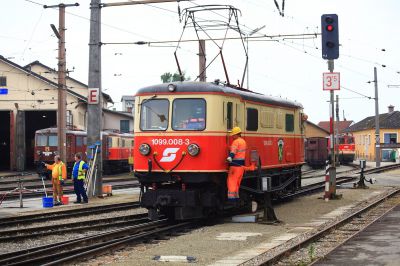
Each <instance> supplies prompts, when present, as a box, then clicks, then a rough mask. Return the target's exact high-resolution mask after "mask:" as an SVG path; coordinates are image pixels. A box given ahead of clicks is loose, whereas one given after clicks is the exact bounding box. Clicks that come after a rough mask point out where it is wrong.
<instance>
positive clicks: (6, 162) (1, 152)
mask: <svg viewBox="0 0 400 266" xmlns="http://www.w3.org/2000/svg"><path fill="white" fill-rule="evenodd" d="M11 116H12V111H0V125H1V126H0V171H1V170H3V171H4V170H10V162H11V160H10V157H11V154H10V153H11V134H10V133H11V132H10V129H11V121H12V119H11Z"/></svg>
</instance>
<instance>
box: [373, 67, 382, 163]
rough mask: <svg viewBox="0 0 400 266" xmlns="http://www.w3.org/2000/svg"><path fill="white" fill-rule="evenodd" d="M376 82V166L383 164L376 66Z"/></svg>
mask: <svg viewBox="0 0 400 266" xmlns="http://www.w3.org/2000/svg"><path fill="white" fill-rule="evenodd" d="M374 83H375V166H376V167H380V166H381V141H380V136H379V101H378V75H377V73H376V67H374Z"/></svg>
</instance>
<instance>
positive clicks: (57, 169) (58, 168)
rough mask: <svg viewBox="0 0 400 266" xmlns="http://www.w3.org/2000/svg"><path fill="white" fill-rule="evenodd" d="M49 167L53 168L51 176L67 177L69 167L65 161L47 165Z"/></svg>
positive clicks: (61, 178) (60, 178)
mask: <svg viewBox="0 0 400 266" xmlns="http://www.w3.org/2000/svg"><path fill="white" fill-rule="evenodd" d="M47 169H49V170H51V176H52V177H53V178H54V179H56V178H58V179H59V180H65V179H66V178H67V168H66V167H65V164H64V163H63V162H60V163H53V164H52V165H47Z"/></svg>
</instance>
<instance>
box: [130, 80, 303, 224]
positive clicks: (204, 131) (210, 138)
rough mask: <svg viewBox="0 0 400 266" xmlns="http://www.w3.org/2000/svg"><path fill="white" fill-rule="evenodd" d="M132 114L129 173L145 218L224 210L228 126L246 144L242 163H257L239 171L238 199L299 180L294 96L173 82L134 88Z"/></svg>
mask: <svg viewBox="0 0 400 266" xmlns="http://www.w3.org/2000/svg"><path fill="white" fill-rule="evenodd" d="M135 112H136V115H135V117H136V119H135V122H134V132H135V145H134V157H135V164H134V171H135V175H136V176H137V177H138V179H139V181H140V183H141V205H142V206H144V207H146V208H147V209H148V210H149V215H150V217H153V218H155V217H157V215H158V214H159V213H162V214H166V215H168V216H169V217H173V218H175V219H190V218H204V217H207V216H209V215H211V214H214V213H217V212H218V211H220V210H222V209H223V207H224V206H225V205H226V204H227V196H226V194H227V187H226V186H227V185H226V179H227V172H228V164H227V163H226V161H225V159H226V157H227V155H228V151H229V146H230V144H231V142H232V139H231V137H230V136H229V133H228V132H229V131H230V130H231V129H232V128H233V127H235V126H239V127H240V128H241V129H242V138H244V139H245V141H246V142H247V151H246V165H250V164H251V163H254V164H256V165H257V170H255V171H249V172H246V173H245V175H244V177H243V180H242V182H241V187H240V204H242V205H243V206H246V205H248V204H249V203H250V202H251V201H252V200H255V201H259V202H260V201H262V200H263V198H264V194H265V191H269V192H271V193H273V194H274V195H275V196H279V195H281V194H285V193H287V192H288V191H293V190H296V189H297V188H299V187H300V186H301V166H302V165H303V164H304V152H303V151H304V147H303V143H304V126H303V122H304V118H305V115H303V113H302V105H301V104H299V103H297V102H293V101H289V100H285V99H281V98H274V97H270V96H265V95H262V94H258V93H255V92H251V91H248V90H245V89H241V88H236V87H229V86H225V85H221V84H219V83H217V82H215V83H204V82H177V83H172V84H161V85H156V86H151V87H147V88H143V89H140V90H138V92H137V94H136V97H135ZM266 177H267V179H265V178H266ZM265 181H267V182H265ZM265 184H267V186H266V185H265ZM266 187H267V188H266Z"/></svg>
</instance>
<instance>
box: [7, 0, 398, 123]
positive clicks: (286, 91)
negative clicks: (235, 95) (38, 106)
mask: <svg viewBox="0 0 400 266" xmlns="http://www.w3.org/2000/svg"><path fill="white" fill-rule="evenodd" d="M104 1H105V2H106V3H109V2H116V1H114V0H108V1H106V0H104ZM118 1H122V0H118ZM281 1H282V0H278V3H279V4H280V5H281ZM61 2H62V1H58V0H46V1H42V0H34V1H28V0H13V1H4V0H3V1H2V7H1V10H2V15H1V16H0V28H1V31H0V54H1V55H2V56H4V57H6V58H9V59H10V60H12V61H14V62H16V63H18V64H20V65H26V64H28V63H30V62H32V61H35V60H39V61H40V62H42V63H44V64H46V65H48V66H50V67H53V68H57V59H56V57H57V50H56V49H57V39H56V37H54V35H53V32H52V30H51V28H50V26H49V25H50V24H55V25H56V26H57V27H58V10H57V9H43V7H42V6H41V5H44V4H47V5H54V4H58V3H61ZM75 2H79V3H80V6H79V7H70V8H67V15H66V28H67V32H66V47H67V68H68V69H69V70H72V69H73V72H71V73H70V76H71V77H73V78H75V79H78V80H80V81H82V82H84V83H86V84H87V77H88V58H89V48H88V40H89V23H90V21H89V17H90V10H89V3H90V1H89V0H83V1H64V3H66V4H69V3H75ZM203 4H229V5H232V6H234V7H236V8H238V9H239V10H240V11H241V15H240V16H239V23H240V28H241V30H242V31H243V32H246V33H249V32H251V31H252V30H254V29H257V28H259V27H263V26H264V25H265V27H264V28H263V29H262V30H260V31H259V32H257V33H255V34H254V35H253V36H261V35H277V34H304V33H319V32H320V21H321V15H322V14H328V13H336V14H338V16H339V25H340V30H339V32H340V43H341V47H340V57H339V59H338V60H335V71H337V72H340V73H341V85H342V89H341V90H340V92H338V95H339V102H340V117H341V119H343V110H344V113H345V117H346V119H347V120H354V121H356V122H358V121H360V120H361V119H363V118H365V117H366V116H371V115H374V112H375V109H374V100H373V99H368V98H367V97H365V96H368V97H371V98H373V97H374V84H373V83H367V82H368V81H371V80H373V73H374V72H373V69H374V67H375V66H376V67H377V70H378V86H379V107H380V108H379V109H380V113H386V112H387V106H388V105H390V104H392V105H394V106H395V109H396V110H399V109H400V87H399V88H394V87H392V86H390V85H400V49H399V47H400V30H399V25H400V16H399V15H398V12H399V11H400V1H395V0H382V1H376V0H351V1H349V0H330V1H323V0H286V1H285V16H284V17H281V16H279V13H278V11H277V8H276V7H275V4H274V1H273V0H234V1H222V0H219V1H215V0H214V1H209V0H196V1H191V2H180V9H181V10H184V9H185V8H188V7H194V6H197V5H203ZM177 11H178V4H177V3H164V4H152V5H140V6H139V5H135V6H125V7H109V8H103V9H102V42H104V43H109V42H136V41H150V42H161V41H167V40H168V41H170V40H178V39H179V38H180V36H181V34H182V28H183V25H184V23H183V22H180V21H179V16H178V12H177ZM198 17H199V19H212V20H213V19H216V18H218V19H220V20H226V18H225V17H226V16H225V15H224V14H219V15H216V14H215V13H210V12H201V13H198ZM210 34H215V35H214V36H217V35H218V34H219V33H217V32H210ZM229 36H231V37H238V34H235V33H234V32H232V31H231V32H229ZM192 38H195V34H194V30H193V28H188V29H186V30H185V32H184V34H183V39H192ZM264 40H265V39H264ZM274 40H275V41H257V42H255V41H250V42H249V62H250V65H249V68H250V74H249V77H250V79H249V86H250V89H251V90H254V91H256V92H259V93H263V94H267V95H274V96H280V97H282V98H288V99H291V100H295V101H298V102H301V103H302V104H303V106H304V109H305V112H306V113H307V114H308V115H309V120H310V121H312V122H314V123H318V122H319V121H322V120H328V119H329V108H328V107H329V106H328V102H327V101H328V100H329V92H326V91H322V73H323V72H327V71H328V70H327V64H326V62H325V60H323V59H322V58H321V39H320V37H319V36H318V37H317V38H316V39H315V38H314V39H302V38H300V39H283V38H277V39H274ZM277 40H279V41H277ZM160 46H163V47H160ZM175 49H176V44H175V43H170V44H164V45H160V44H152V45H151V46H148V45H142V46H138V45H112V44H106V45H104V46H102V88H103V91H104V92H106V93H108V94H110V95H111V97H112V98H113V100H114V101H115V102H116V104H115V106H116V107H117V108H119V107H120V104H119V103H118V102H119V101H120V100H121V96H122V95H133V94H135V92H136V90H137V89H138V88H141V87H144V86H149V85H152V84H158V83H160V82H161V81H160V76H161V74H163V73H164V72H175V71H176V70H177V66H176V63H175V58H174V55H173V53H174V51H175ZM206 50H207V60H208V62H210V61H211V60H212V59H213V58H214V57H215V55H216V53H217V51H218V50H217V49H216V46H215V45H214V44H213V43H212V42H207V44H206ZM223 52H224V57H225V60H226V63H227V70H228V73H229V79H230V81H231V83H235V84H236V83H237V80H241V77H242V72H243V68H244V59H245V57H244V50H243V47H242V46H241V43H240V41H239V40H232V41H227V42H226V43H225V45H224V50H223ZM197 53H198V47H197V44H196V43H182V44H181V45H180V47H179V49H178V50H177V54H178V57H179V60H180V64H181V68H182V69H183V70H184V71H185V72H186V75H187V76H189V77H191V79H195V78H196V77H197V75H198V57H197ZM382 65H385V66H386V67H383V66H382ZM217 78H218V79H220V80H222V81H225V80H226V78H225V76H224V74H223V70H222V65H221V62H220V59H219V58H218V59H217V60H216V61H215V63H213V64H212V65H211V67H210V69H208V70H207V79H208V81H213V80H214V79H217ZM246 84H247V82H245V85H246ZM245 87H246V86H245Z"/></svg>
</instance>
